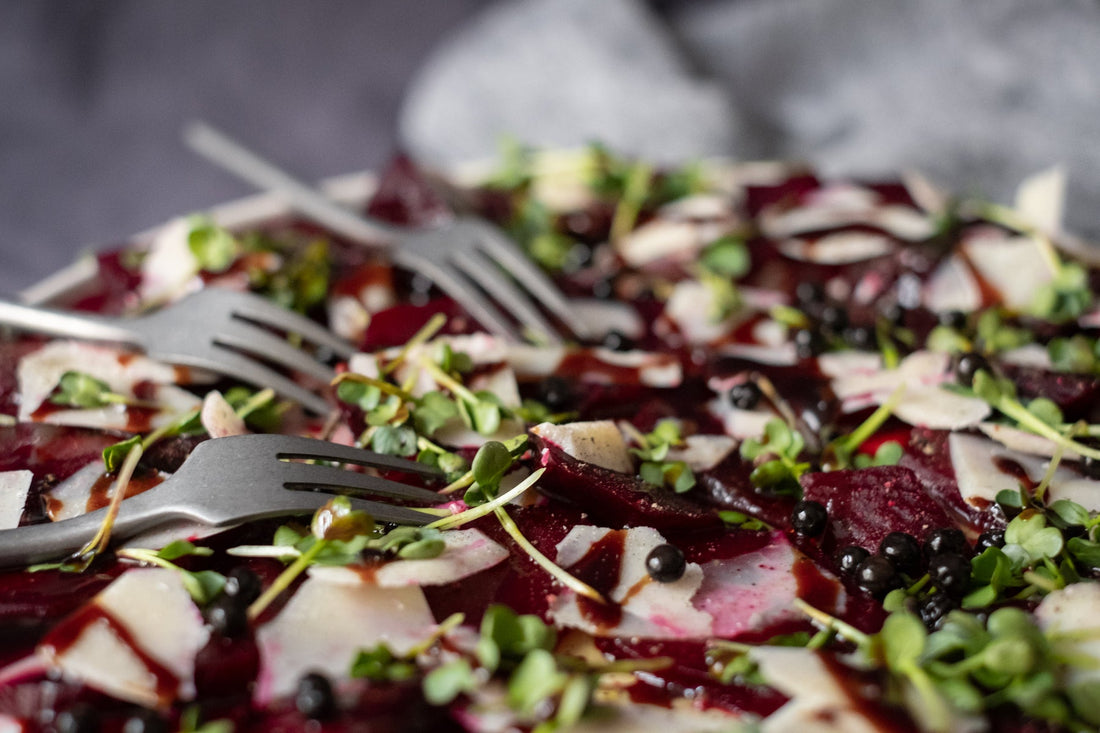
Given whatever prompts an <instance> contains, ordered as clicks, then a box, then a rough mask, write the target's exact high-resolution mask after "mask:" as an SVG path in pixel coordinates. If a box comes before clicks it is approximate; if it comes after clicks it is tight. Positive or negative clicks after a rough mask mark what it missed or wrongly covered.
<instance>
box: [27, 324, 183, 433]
mask: <svg viewBox="0 0 1100 733" xmlns="http://www.w3.org/2000/svg"><path fill="white" fill-rule="evenodd" d="M70 371H73V372H80V373H82V374H87V375H89V376H92V377H94V378H96V379H98V380H100V381H102V382H104V383H106V384H107V385H108V387H109V388H110V389H111V391H112V392H116V393H118V394H122V395H126V396H128V397H134V390H135V388H137V387H138V385H142V384H144V385H146V386H148V385H150V384H151V385H152V387H151V389H148V390H147V391H149V392H151V394H143V395H142V399H143V401H149V402H151V403H153V404H156V405H158V406H159V409H157V410H156V411H154V414H153V415H152V417H151V418H150V424H151V425H152V426H153V427H160V426H161V425H165V424H167V423H169V422H172V421H173V420H175V418H176V417H177V416H178V415H180V414H182V413H184V412H187V411H190V410H193V409H196V408H197V407H198V406H199V404H200V400H199V398H198V397H196V396H195V395H193V394H191V393H190V392H187V391H186V390H183V389H180V388H179V387H176V386H175V384H174V383H175V381H176V380H177V373H176V370H175V368H174V367H172V366H169V365H168V364H163V363H161V362H158V361H154V360H152V359H150V358H148V357H145V356H141V355H139V354H131V353H127V352H122V351H118V350H116V349H111V348H107V347H105V346H98V345H92V344H87V343H84V342H81V341H51V342H50V343H48V344H46V345H45V346H43V347H42V348H40V349H38V350H37V351H33V352H31V353H30V354H27V355H26V356H24V357H23V358H22V359H20V360H19V366H18V367H17V377H18V382H19V398H20V404H19V419H20V420H23V421H28V422H29V421H34V420H36V419H37V418H36V417H35V411H36V410H37V409H38V407H39V406H41V405H42V403H43V402H44V401H45V400H46V399H47V398H48V397H49V396H50V393H52V392H53V390H54V388H55V387H56V386H57V384H58V382H59V381H60V379H61V377H62V376H63V375H64V374H65V373H66V372H70ZM42 421H43V422H48V423H53V424H56V425H76V426H83V427H98V428H105V429H109V430H126V429H127V427H128V425H129V418H128V416H127V411H126V407H125V405H109V406H107V407H102V408H96V409H86V410H85V409H65V410H51V411H49V412H48V413H47V414H46V415H45V416H44V417H42Z"/></svg>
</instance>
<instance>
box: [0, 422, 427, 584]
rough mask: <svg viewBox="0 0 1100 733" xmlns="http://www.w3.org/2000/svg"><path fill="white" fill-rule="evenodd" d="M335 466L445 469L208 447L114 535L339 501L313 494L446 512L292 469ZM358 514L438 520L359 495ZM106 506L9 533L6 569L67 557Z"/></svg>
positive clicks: (264, 439) (240, 438) (398, 494)
mask: <svg viewBox="0 0 1100 733" xmlns="http://www.w3.org/2000/svg"><path fill="white" fill-rule="evenodd" d="M294 459H306V460H319V461H334V462H338V463H348V464H355V465H359V466H371V467H375V468H383V469H389V470H394V471H402V472H406V473H415V474H418V475H425V476H438V475H439V472H438V470H436V469H434V468H431V467H429V466H426V465H425V464H423V463H417V462H415V461H410V460H406V459H403V458H395V457H393V456H387V455H382V454H380V453H373V452H371V451H367V450H362V449H359V448H351V447H348V446H343V445H338V444H336V443H330V442H328V441H325V440H315V439H313V438H302V437H297V436H290V435H270V434H257V435H237V436H232V437H227V438H213V439H210V440H206V441H204V442H202V443H199V444H198V445H197V446H196V447H195V449H194V450H193V451H192V452H191V455H190V456H189V457H188V458H187V460H186V461H184V463H183V465H182V466H181V467H180V469H179V470H178V471H176V472H175V473H174V474H172V475H171V476H170V477H168V478H167V479H166V480H164V481H163V482H162V483H160V484H157V485H156V486H154V487H153V488H151V489H149V490H147V491H144V492H142V493H140V494H138V495H136V496H132V497H129V498H127V499H125V500H124V501H123V502H122V503H121V504H119V510H118V515H117V517H116V518H115V521H114V524H113V526H112V529H111V537H112V539H114V540H126V539H129V538H131V537H134V536H135V535H137V534H138V533H140V532H144V531H145V530H149V529H153V528H156V527H161V526H164V525H166V524H170V523H172V522H176V521H180V520H184V521H187V520H190V521H196V522H199V523H201V524H204V525H208V526H210V527H226V526H230V525H236V524H242V523H244V522H249V521H253V520H257V519H271V518H275V517H284V516H292V515H300V514H309V513H312V512H314V511H316V510H317V509H318V508H319V507H320V506H321V505H322V504H323V503H324V502H325V501H326V500H327V499H328V498H329V496H330V494H329V493H325V492H319V491H312V490H310V489H323V490H325V491H328V492H333V493H343V494H348V495H350V494H353V493H360V494H370V495H376V496H383V497H389V498H393V499H401V500H410V501H418V502H424V503H435V504H438V503H439V502H440V500H441V497H440V495H439V494H437V493H435V492H434V491H430V490H428V489H422V488H417V487H415V486H410V485H407V484H402V483H398V482H396V481H390V480H388V479H384V478H380V477H378V476H373V475H370V474H366V473H357V472H354V471H349V470H347V469H344V468H340V467H338V466H332V465H326V464H316V463H298V462H291V461H293V460H294ZM350 502H351V506H352V508H353V509H361V510H363V511H366V512H367V513H369V514H370V515H371V516H372V517H374V518H375V519H378V520H382V521H385V522H395V523H397V524H408V525H422V524H425V523H427V522H430V521H431V520H433V519H437V518H438V517H437V516H435V515H433V514H429V513H428V512H422V511H418V510H416V509H413V508H410V507H404V506H396V505H393V504H387V503H383V502H378V501H371V500H368V499H362V498H358V497H351V498H350ZM106 511H107V510H106V508H104V509H97V510H95V511H92V512H88V513H87V514H82V515H80V516H79V517H74V518H72V519H65V520H61V521H58V522H51V523H46V524H33V525H28V526H25V527H18V528H16V529H6V530H0V567H3V568H11V567H16V566H22V565H29V564H34V563H39V562H44V561H47V560H52V559H56V558H60V557H67V556H69V555H71V554H73V553H75V552H77V551H78V550H80V549H81V548H82V547H84V545H85V543H86V542H87V541H88V540H89V539H90V538H91V537H92V536H93V535H94V534H95V533H96V531H97V530H98V529H99V528H100V525H102V523H103V518H104V516H105V513H106Z"/></svg>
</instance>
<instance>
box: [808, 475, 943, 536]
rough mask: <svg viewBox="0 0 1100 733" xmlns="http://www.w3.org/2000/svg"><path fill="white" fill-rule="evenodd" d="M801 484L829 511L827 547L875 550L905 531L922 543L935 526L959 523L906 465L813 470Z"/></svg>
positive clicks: (813, 498) (812, 497)
mask: <svg viewBox="0 0 1100 733" xmlns="http://www.w3.org/2000/svg"><path fill="white" fill-rule="evenodd" d="M802 488H803V490H804V494H805V498H807V499H810V500H813V501H817V502H820V503H822V504H824V505H825V508H826V509H827V510H828V512H829V525H828V529H827V530H826V536H825V538H824V539H823V540H822V545H823V546H824V547H825V548H826V549H827V550H829V548H830V546H832V545H835V548H841V547H845V546H847V545H858V546H860V547H862V548H864V549H866V550H868V551H869V552H872V553H873V552H875V551H876V550H877V549H878V545H879V542H881V541H882V538H883V537H885V536H886V535H888V534H889V533H891V532H906V533H908V534H911V535H913V536H914V537H916V538H917V539H918V541H919V540H922V539H923V538H924V536H925V535H926V534H928V532H930V531H932V530H933V529H938V528H940V527H954V526H955V521H954V520H953V519H952V518H951V517H950V516H949V515H948V513H947V512H946V511H944V509H943V508H942V507H941V506H940V505H939V504H937V503H936V502H935V501H932V500H931V497H930V496H929V495H928V492H927V491H925V488H924V485H923V484H921V482H920V481H919V480H918V479H917V476H916V474H915V473H913V471H911V470H910V469H908V468H904V467H902V466H875V467H871V468H864V469H851V470H844V471H832V472H829V473H809V474H806V475H805V476H803V477H802Z"/></svg>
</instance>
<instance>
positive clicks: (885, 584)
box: [854, 555, 900, 596]
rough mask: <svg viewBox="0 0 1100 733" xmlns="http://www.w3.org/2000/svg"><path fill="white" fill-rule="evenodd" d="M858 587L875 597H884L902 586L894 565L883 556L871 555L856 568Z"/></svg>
mask: <svg viewBox="0 0 1100 733" xmlns="http://www.w3.org/2000/svg"><path fill="white" fill-rule="evenodd" d="M854 577H855V581H856V585H858V586H859V587H860V589H861V590H863V591H864V592H866V593H870V594H871V595H873V596H883V595H886V593H888V592H889V591H891V590H893V589H894V588H897V587H898V586H899V585H900V579H899V578H898V572H897V570H896V569H895V568H894V564H893V563H892V562H890V561H889V560H887V559H886V558H885V557H882V556H881V555H871V556H870V557H868V558H867V559H866V560H864V561H863V562H861V563H860V564H859V565H858V566H857V567H856V572H855V576H854Z"/></svg>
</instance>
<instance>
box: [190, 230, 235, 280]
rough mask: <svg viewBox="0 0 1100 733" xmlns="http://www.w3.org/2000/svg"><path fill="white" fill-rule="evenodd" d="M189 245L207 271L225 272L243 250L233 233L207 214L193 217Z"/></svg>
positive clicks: (201, 266)
mask: <svg viewBox="0 0 1100 733" xmlns="http://www.w3.org/2000/svg"><path fill="white" fill-rule="evenodd" d="M187 247H188V248H189V249H190V250H191V254H192V255H194V257H195V260H197V261H198V263H199V267H200V268H202V269H203V270H206V271H207V272H225V271H226V270H228V269H229V266H230V265H232V264H233V262H234V261H235V260H236V259H237V255H238V253H239V252H240V250H241V244H240V242H238V241H237V239H236V238H235V237H234V236H233V235H232V234H230V233H229V232H228V231H226V230H225V229H222V228H221V227H219V226H217V225H216V224H215V223H214V222H213V220H212V219H210V218H208V217H205V216H198V217H194V218H192V219H191V231H190V232H188V234H187Z"/></svg>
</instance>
